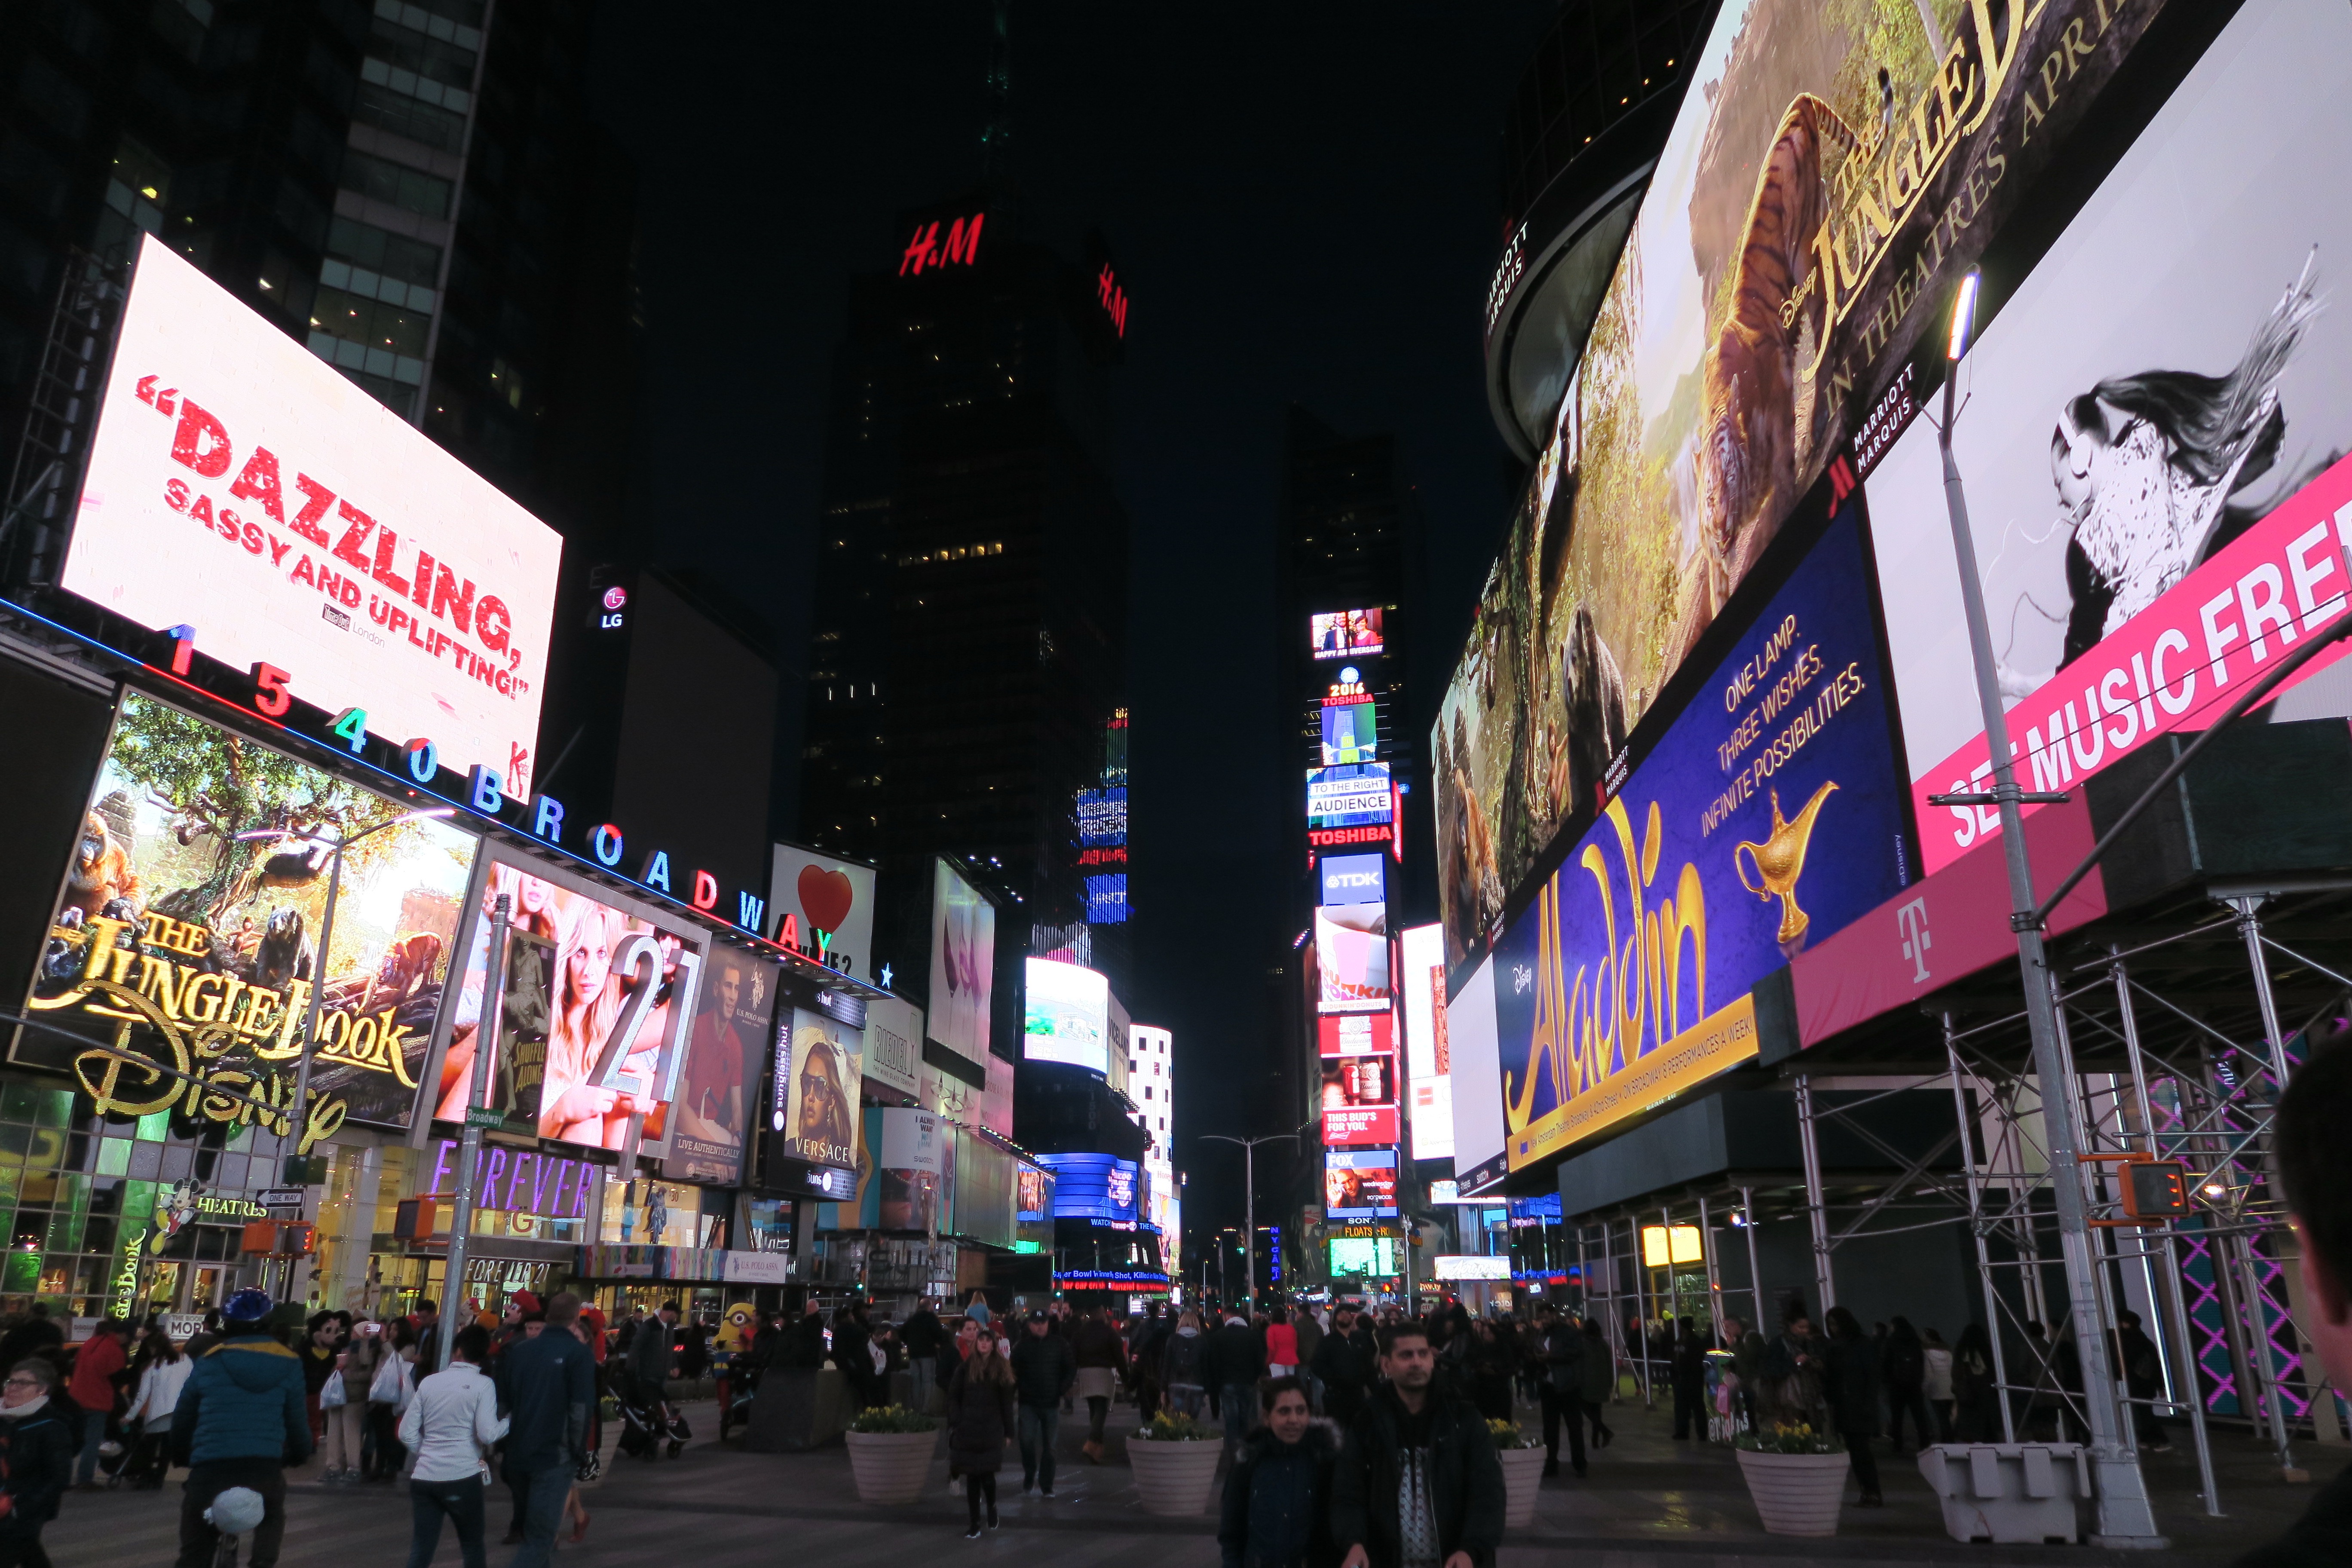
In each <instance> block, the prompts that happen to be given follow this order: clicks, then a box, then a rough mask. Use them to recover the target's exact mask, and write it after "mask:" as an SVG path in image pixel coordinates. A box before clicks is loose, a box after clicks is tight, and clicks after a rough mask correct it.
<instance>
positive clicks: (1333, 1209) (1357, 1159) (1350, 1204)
mask: <svg viewBox="0 0 2352 1568" xmlns="http://www.w3.org/2000/svg"><path fill="white" fill-rule="evenodd" d="M1323 1217H1324V1218H1325V1219H1329V1220H1359V1219H1394V1218H1396V1217H1397V1156H1396V1151H1395V1150H1393V1149H1333V1150H1330V1151H1328V1152H1326V1153H1325V1154H1324V1156H1323Z"/></svg>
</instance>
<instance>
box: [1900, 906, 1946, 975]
mask: <svg viewBox="0 0 2352 1568" xmlns="http://www.w3.org/2000/svg"><path fill="white" fill-rule="evenodd" d="M1895 928H1896V929H1897V930H1898V931H1901V932H1902V934H1903V956H1904V957H1906V958H1907V959H1909V960H1910V961H1911V966H1912V969H1913V972H1914V973H1912V976H1911V983H1912V984H1914V985H1918V984H1925V983H1926V981H1927V950H1928V949H1929V948H1931V947H1933V946H1935V945H1936V942H1935V938H1934V937H1932V936H1930V935H1929V934H1928V932H1927V900H1926V899H1925V898H1924V897H1923V898H1916V899H1914V900H1911V901H1910V902H1909V903H1907V904H1904V905H1902V906H1900V907H1899V908H1897V909H1896V910H1895Z"/></svg>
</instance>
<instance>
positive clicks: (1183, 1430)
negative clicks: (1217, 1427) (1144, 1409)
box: [1136, 1410, 1223, 1443]
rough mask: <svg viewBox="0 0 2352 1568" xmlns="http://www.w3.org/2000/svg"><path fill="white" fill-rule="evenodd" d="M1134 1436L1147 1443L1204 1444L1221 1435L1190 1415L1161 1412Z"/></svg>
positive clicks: (1221, 1434)
mask: <svg viewBox="0 0 2352 1568" xmlns="http://www.w3.org/2000/svg"><path fill="white" fill-rule="evenodd" d="M1136 1436H1139V1437H1140V1438H1142V1439H1143V1440H1144V1441H1146V1442H1149V1443H1205V1442H1207V1441H1208V1440H1209V1439H1210V1438H1212V1437H1222V1436H1223V1433H1222V1432H1213V1431H1211V1430H1210V1429H1209V1428H1208V1427H1206V1426H1202V1425H1201V1424H1200V1423H1199V1422H1198V1421H1195V1420H1193V1419H1192V1417H1191V1416H1190V1415H1171V1414H1169V1413H1168V1412H1167V1411H1165V1410H1163V1411H1161V1412H1160V1414H1159V1415H1154V1416H1153V1417H1152V1418H1151V1423H1150V1425H1149V1426H1145V1427H1143V1428H1142V1429H1141V1430H1139V1431H1138V1432H1137V1433H1136Z"/></svg>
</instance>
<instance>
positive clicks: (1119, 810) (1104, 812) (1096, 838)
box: [1077, 730, 1127, 849]
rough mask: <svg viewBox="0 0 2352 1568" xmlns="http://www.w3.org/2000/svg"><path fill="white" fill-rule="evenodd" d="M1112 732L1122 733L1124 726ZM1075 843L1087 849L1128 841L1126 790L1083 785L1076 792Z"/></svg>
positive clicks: (1123, 788) (1107, 846)
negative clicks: (1076, 819) (1076, 825)
mask: <svg viewBox="0 0 2352 1568" xmlns="http://www.w3.org/2000/svg"><path fill="white" fill-rule="evenodd" d="M1111 732H1112V733H1113V734H1118V735H1124V734H1125V733H1126V731H1124V730H1115V731H1111ZM1077 815H1078V843H1079V844H1080V845H1081V846H1083V847H1086V848H1088V849H1101V848H1109V847H1113V846H1115V845H1120V844H1124V843H1126V842H1127V790H1126V788H1125V786H1121V787H1119V788H1117V789H1082V790H1080V791H1079V792H1078V813H1077Z"/></svg>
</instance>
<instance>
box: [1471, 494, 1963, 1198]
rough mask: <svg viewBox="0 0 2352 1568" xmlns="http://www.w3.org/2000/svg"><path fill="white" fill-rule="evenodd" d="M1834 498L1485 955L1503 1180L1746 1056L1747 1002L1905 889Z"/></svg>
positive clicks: (1901, 844)
mask: <svg viewBox="0 0 2352 1568" xmlns="http://www.w3.org/2000/svg"><path fill="white" fill-rule="evenodd" d="M1840 488H1841V489H1843V497H1842V499H1841V500H1839V501H1838V502H1836V503H1834V510H1833V511H1832V521H1830V522H1829V524H1828V526H1827V527H1826V528H1825V529H1824V531H1822V534H1821V536H1820V537H1819V539H1818V540H1817V541H1816V542H1814V544H1813V547H1812V549H1811V551H1810V552H1808V553H1807V555H1806V556H1805V558H1804V560H1803V561H1802V562H1801V563H1800V564H1799V565H1798V566H1797V568H1796V569H1795V571H1794V573H1793V574H1791V575H1790V579H1789V580H1788V582H1787V583H1785V584H1783V585H1782V586H1781V587H1780V590H1779V592H1777V593H1775V594H1774V595H1772V596H1771V597H1770V598H1769V600H1767V601H1766V603H1765V604H1764V605H1763V607H1762V609H1761V611H1760V612H1759V614H1758V615H1757V616H1755V617H1754V619H1753V620H1752V621H1751V622H1750V623H1749V626H1748V632H1747V635H1745V636H1744V637H1741V638H1739V640H1738V642H1737V643H1735V644H1734V645H1732V647H1731V648H1730V650H1729V651H1728V652H1727V654H1726V655H1725V656H1724V657H1723V658H1722V660H1721V661H1720V662H1719V663H1718V664H1717V667H1716V668H1715V670H1714V672H1713V673H1712V675H1710V676H1709V677H1708V678H1707V679H1706V680H1705V681H1703V682H1701V683H1700V684H1699V685H1698V686H1696V688H1695V689H1693V690H1692V691H1691V694H1690V696H1689V698H1688V700H1687V701H1686V702H1685V706H1684V708H1683V710H1682V711H1681V713H1680V714H1679V715H1677V716H1676V718H1675V721H1674V723H1673V724H1672V725H1670V726H1669V727H1668V728H1667V730H1666V731H1665V732H1664V734H1663V735H1662V736H1660V737H1659V740H1658V742H1657V744H1656V745H1655V747H1654V748H1653V749H1652V750H1651V752H1649V754H1648V755H1647V756H1645V757H1644V758H1643V760H1642V762H1641V763H1640V764H1639V765H1637V766H1636V767H1635V768H1634V769H1633V773H1632V774H1631V775H1630V776H1629V777H1628V778H1627V779H1626V781H1625V784H1624V786H1623V787H1622V789H1621V790H1620V791H1619V792H1618V793H1617V795H1615V796H1614V797H1612V799H1611V800H1610V801H1609V803H1608V805H1606V806H1605V807H1604V808H1603V809H1602V811H1601V816H1600V817H1599V819H1598V820H1596V821H1595V822H1594V823H1593V825H1592V826H1591V828H1590V829H1589V830H1587V831H1586V833H1585V834H1584V836H1583V837H1582V838H1581V839H1580V840H1579V841H1578V842H1577V844H1576V846H1575V847H1574V848H1573V849H1572V850H1571V851H1570V853H1569V854H1568V856H1567V857H1566V858H1565V859H1564V860H1563V861H1562V863H1561V864H1560V865H1559V867H1558V868H1556V869H1555V870H1553V871H1552V872H1551V874H1550V875H1549V877H1548V878H1546V879H1544V880H1543V881H1542V882H1540V883H1539V884H1538V887H1537V889H1536V897H1535V899H1534V900H1533V901H1532V902H1531V903H1529V904H1528V906H1527V907H1525V908H1524V909H1522V910H1519V911H1518V912H1517V914H1516V915H1515V916H1514V917H1513V918H1512V920H1511V921H1510V922H1509V924H1508V925H1507V928H1506V929H1505V931H1504V933H1503V936H1502V939H1501V940H1500V942H1497V943H1496V952H1495V1013H1496V1029H1497V1032H1498V1035H1499V1040H1500V1063H1501V1071H1502V1086H1503V1109H1504V1115H1505V1119H1506V1125H1507V1129H1508V1132H1509V1142H1508V1147H1507V1154H1508V1157H1509V1162H1510V1166H1511V1168H1512V1169H1513V1170H1518V1169H1520V1168H1522V1167H1524V1166H1526V1165H1528V1164H1530V1163H1535V1162H1537V1161H1539V1160H1543V1159H1545V1158H1547V1157H1549V1156H1551V1155H1554V1154H1557V1153H1559V1152H1560V1151H1562V1150H1564V1149H1566V1148H1568V1147H1570V1145H1572V1144H1574V1143H1576V1142H1580V1141H1581V1140H1583V1139H1587V1138H1590V1137H1591V1136H1592V1135H1593V1134H1595V1133H1597V1132H1599V1131H1602V1130H1603V1129H1604V1128H1607V1127H1609V1126H1611V1125H1612V1124H1613V1123H1615V1122H1617V1121H1622V1120H1623V1119H1624V1118H1626V1117H1628V1116H1632V1115H1633V1114H1635V1113H1636V1112H1639V1111H1642V1110H1647V1109H1648V1108H1650V1107H1652V1106H1654V1105H1656V1104H1658V1103H1660V1102H1661V1101H1663V1100H1667V1099H1670V1098H1672V1097H1673V1096H1675V1095H1676V1094H1679V1093H1681V1092H1682V1091H1684V1090H1685V1089H1689V1088H1691V1087H1692V1086H1694V1085H1696V1084H1698V1083H1701V1082H1704V1081H1706V1079H1710V1078H1713V1077H1714V1076H1715V1075H1716V1074H1717V1073H1719V1072H1721V1071H1723V1070H1724V1069H1726V1068H1731V1067H1735V1066H1737V1065H1738V1064H1739V1063H1740V1062H1743V1061H1746V1060H1748V1059H1749V1058H1753V1057H1754V1056H1755V1055H1756V1054H1757V1052H1758V1048H1759V1040H1758V1037H1757V1030H1756V1013H1755V1005H1754V1003H1753V1001H1752V1000H1751V998H1750V996H1749V989H1750V987H1752V986H1753V985H1754V984H1756V983H1757V981H1759V980H1760V979H1762V978H1763V977H1764V976H1765V975H1767V974H1769V973H1771V972H1773V971H1774V970H1777V969H1779V968H1780V967H1782V966H1783V965H1785V964H1786V963H1788V962H1789V961H1790V959H1792V958H1794V957H1795V956H1796V955H1797V954H1798V953H1799V952H1802V951H1804V949H1805V947H1806V945H1807V944H1808V943H1810V942H1819V941H1820V940H1822V938H1824V937H1826V936H1828V935H1829V934H1831V933H1832V931H1837V930H1838V929H1839V928H1841V927H1842V926H1843V925H1845V924H1846V923H1847V922H1848V921H1852V920H1853V919H1855V918H1856V917H1858V916H1860V915H1862V914H1864V913H1866V912H1867V911H1869V910H1873V909H1874V908H1876V907H1877V906H1878V905H1879V904H1880V903H1881V902H1883V901H1884V900H1886V899H1887V898H1889V897H1891V896H1892V895H1893V894H1895V892H1896V891H1898V890H1899V889H1902V887H1903V886H1904V885H1905V884H1906V882H1907V881H1909V879H1910V870H1909V868H1910V867H1912V866H1913V865H1915V864H1916V859H1917V857H1916V854H1915V853H1914V852H1913V850H1912V847H1911V843H1910V838H1909V832H1908V826H1907V823H1908V816H1907V813H1906V809H1905V805H1906V801H1905V797H1906V791H1905V789H1904V787H1903V781H1902V780H1901V779H1900V778H1899V776H1898V774H1899V773H1900V764H1899V762H1898V760H1897V759H1898V758H1899V756H1900V754H1901V753H1900V752H1899V751H1898V750H1897V739H1896V728H1895V725H1896V721H1895V705H1894V700H1893V697H1892V694H1891V691H1890V689H1889V687H1888V684H1887V680H1886V677H1885V668H1884V660H1883V658H1882V655H1881V650H1880V646H1879V637H1878V631H1877V625H1876V617H1875V616H1874V574H1873V568H1872V563H1871V560H1870V552H1869V548H1868V546H1867V544H1866V542H1865V541H1864V533H1863V521H1862V503H1861V497H1860V494H1859V492H1858V491H1856V490H1854V489H1853V488H1852V487H1851V486H1842V487H1840ZM1831 493H1832V487H1831V485H1829V484H1827V483H1825V484H1823V485H1822V486H1820V487H1817V488H1816V489H1815V490H1814V493H1813V496H1812V498H1811V499H1810V500H1809V502H1808V506H1809V507H1810V506H1811V505H1814V504H1823V505H1827V504H1829V503H1828V497H1829V495H1830V494H1831ZM1813 515H1814V516H1815V517H1819V516H1820V515H1821V514H1820V513H1819V512H1815V513H1814V514H1813Z"/></svg>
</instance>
